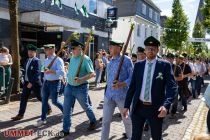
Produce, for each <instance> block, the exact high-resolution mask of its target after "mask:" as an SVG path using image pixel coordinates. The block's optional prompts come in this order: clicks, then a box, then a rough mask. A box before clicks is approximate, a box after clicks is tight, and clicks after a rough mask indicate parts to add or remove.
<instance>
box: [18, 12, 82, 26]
mask: <svg viewBox="0 0 210 140" xmlns="http://www.w3.org/2000/svg"><path fill="white" fill-rule="evenodd" d="M20 21H21V22H22V23H28V24H35V25H42V26H62V27H64V28H67V29H80V28H81V22H80V21H77V20H73V19H69V18H66V17H62V16H57V15H54V14H51V13H47V12H43V11H32V12H25V13H21V14H20Z"/></svg>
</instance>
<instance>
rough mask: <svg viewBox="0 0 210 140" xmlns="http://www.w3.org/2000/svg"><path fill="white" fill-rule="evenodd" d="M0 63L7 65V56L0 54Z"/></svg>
mask: <svg viewBox="0 0 210 140" xmlns="http://www.w3.org/2000/svg"><path fill="white" fill-rule="evenodd" d="M0 62H6V63H9V55H5V54H3V53H0Z"/></svg>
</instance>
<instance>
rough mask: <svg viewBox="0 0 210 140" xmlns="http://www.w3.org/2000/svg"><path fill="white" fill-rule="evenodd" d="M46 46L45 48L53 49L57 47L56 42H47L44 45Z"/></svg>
mask: <svg viewBox="0 0 210 140" xmlns="http://www.w3.org/2000/svg"><path fill="white" fill-rule="evenodd" d="M44 48H45V49H53V48H55V44H46V45H44Z"/></svg>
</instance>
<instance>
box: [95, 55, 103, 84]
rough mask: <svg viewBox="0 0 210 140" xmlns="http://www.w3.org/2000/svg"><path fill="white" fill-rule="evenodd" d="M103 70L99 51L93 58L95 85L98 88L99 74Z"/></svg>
mask: <svg viewBox="0 0 210 140" xmlns="http://www.w3.org/2000/svg"><path fill="white" fill-rule="evenodd" d="M102 71H103V61H102V59H101V55H100V53H96V59H95V72H96V80H95V83H96V87H97V88H98V87H99V86H100V85H99V84H100V81H101V74H102Z"/></svg>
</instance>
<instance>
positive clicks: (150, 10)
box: [149, 8, 152, 19]
mask: <svg viewBox="0 0 210 140" xmlns="http://www.w3.org/2000/svg"><path fill="white" fill-rule="evenodd" d="M149 17H150V18H151V19H152V9H151V8H149Z"/></svg>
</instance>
